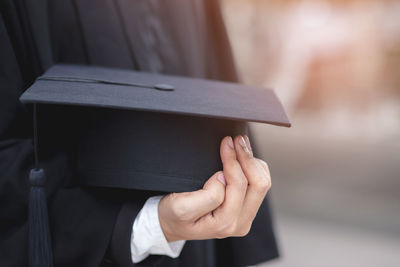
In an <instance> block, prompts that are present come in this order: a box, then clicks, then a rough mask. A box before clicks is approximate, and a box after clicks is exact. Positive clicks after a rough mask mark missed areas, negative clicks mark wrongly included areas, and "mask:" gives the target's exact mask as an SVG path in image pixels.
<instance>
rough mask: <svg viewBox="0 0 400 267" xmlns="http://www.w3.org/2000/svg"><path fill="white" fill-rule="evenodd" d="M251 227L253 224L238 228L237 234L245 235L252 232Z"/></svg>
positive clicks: (239, 235)
mask: <svg viewBox="0 0 400 267" xmlns="http://www.w3.org/2000/svg"><path fill="white" fill-rule="evenodd" d="M250 229H251V225H249V226H244V227H241V228H240V229H238V231H237V235H236V236H238V237H244V236H246V235H247V234H248V233H249V232H250Z"/></svg>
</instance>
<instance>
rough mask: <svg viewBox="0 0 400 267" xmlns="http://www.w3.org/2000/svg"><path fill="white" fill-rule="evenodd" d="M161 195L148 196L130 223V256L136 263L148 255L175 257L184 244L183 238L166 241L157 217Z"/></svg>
mask: <svg viewBox="0 0 400 267" xmlns="http://www.w3.org/2000/svg"><path fill="white" fill-rule="evenodd" d="M161 198H162V196H155V197H150V198H149V199H148V200H147V201H146V203H145V204H144V206H143V208H142V209H141V210H140V212H139V213H138V215H137V216H136V218H135V221H134V223H133V225H132V234H131V242H130V249H131V257H132V262H133V263H138V262H140V261H142V260H144V259H145V258H147V257H148V256H149V255H165V256H169V257H172V258H177V257H178V256H179V255H180V253H181V251H182V249H183V246H184V245H185V241H184V240H180V241H175V242H168V241H167V239H166V238H165V236H164V233H163V231H162V229H161V225H160V221H159V218H158V203H159V202H160V200H161Z"/></svg>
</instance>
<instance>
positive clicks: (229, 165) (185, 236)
mask: <svg viewBox="0 0 400 267" xmlns="http://www.w3.org/2000/svg"><path fill="white" fill-rule="evenodd" d="M220 155H221V160H222V165H223V171H219V172H217V173H215V174H214V175H213V176H211V177H210V178H209V179H208V180H207V182H206V183H205V185H204V187H203V188H202V189H200V190H198V191H193V192H184V193H171V194H168V195H166V196H164V197H163V198H162V199H161V201H160V203H159V206H158V214H159V220H160V225H161V228H162V230H163V232H164V235H165V237H166V239H167V241H168V242H172V241H177V240H202V239H212V238H226V237H231V236H236V237H238V236H239V237H240V236H245V235H247V233H248V232H249V231H250V228H251V225H252V222H253V220H254V218H255V216H256V214H257V211H258V209H259V207H260V205H261V203H262V201H263V200H264V198H265V195H266V194H267V192H268V190H269V189H270V188H271V176H270V172H269V169H268V165H267V163H265V162H264V161H262V160H261V159H258V158H255V157H254V156H253V151H252V149H251V145H250V141H249V138H248V137H247V136H245V135H244V136H241V135H239V136H236V137H235V138H234V139H232V138H231V137H230V136H227V137H225V138H223V139H222V141H221V147H220Z"/></svg>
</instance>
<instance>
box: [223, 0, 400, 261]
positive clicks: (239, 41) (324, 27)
mask: <svg viewBox="0 0 400 267" xmlns="http://www.w3.org/2000/svg"><path fill="white" fill-rule="evenodd" d="M222 6H223V11H224V16H225V20H226V24H227V27H228V32H229V35H230V39H231V42H232V45H233V49H234V54H235V57H236V62H237V65H238V67H239V70H240V73H241V77H242V80H243V82H244V83H246V84H250V85H257V86H260V85H261V86H265V87H268V88H273V89H274V90H275V92H276V93H277V94H278V95H279V97H280V98H281V100H282V102H283V104H284V105H285V107H286V109H287V111H288V114H289V117H290V118H291V121H292V124H293V126H292V128H290V129H286V128H279V127H273V126H266V125H259V124H252V125H251V127H252V128H253V130H254V133H255V139H256V140H255V141H256V142H257V146H258V147H259V148H260V149H261V152H262V157H263V158H264V159H266V160H267V161H268V163H269V164H270V169H271V172H272V178H273V187H272V188H273V189H272V191H271V198H272V206H273V207H274V211H275V227H276V230H277V235H278V241H279V245H280V248H281V253H282V257H281V258H280V259H279V260H276V261H273V262H271V263H266V264H263V265H261V266H264V267H268V266H271V267H281V266H291V267H292V266H307V267H308V266H400V1H398V0H397V1H395V0H393V1H389V0H375V1H372V0H358V1H357V0H326V1H324V0H319V1H317V0H315V1H312V0H286V1H284V0H268V1H267V0H223V1H222Z"/></svg>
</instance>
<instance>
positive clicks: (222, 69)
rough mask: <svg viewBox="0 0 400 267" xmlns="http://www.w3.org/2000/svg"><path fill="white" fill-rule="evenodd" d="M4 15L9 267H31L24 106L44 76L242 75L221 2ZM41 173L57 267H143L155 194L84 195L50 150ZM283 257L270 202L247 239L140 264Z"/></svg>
mask: <svg viewBox="0 0 400 267" xmlns="http://www.w3.org/2000/svg"><path fill="white" fill-rule="evenodd" d="M0 11H1V13H0V266H26V265H27V248H28V246H27V203H28V193H29V182H28V172H29V170H30V169H31V168H32V166H33V146H32V128H31V125H32V121H31V117H32V114H31V110H29V109H28V108H27V107H25V106H24V105H22V104H21V103H20V102H19V100H18V98H19V96H20V94H21V93H22V92H23V90H24V89H26V88H27V87H28V86H29V84H31V83H32V81H33V80H34V79H35V77H37V76H38V75H40V74H41V73H42V72H43V71H44V70H45V69H47V68H48V67H49V66H51V65H52V64H53V63H54V62H67V63H81V64H91V65H102V66H109V67H120V68H128V69H139V70H145V71H152V72H163V73H170V74H178V75H186V76H193V77H200V78H210V79H220V80H227V81H236V80H237V75H236V72H235V68H234V64H233V59H232V55H231V50H230V47H229V43H228V39H227V36H226V32H225V29H224V25H223V22H222V18H221V14H220V10H219V6H218V2H216V1H214V0H204V1H186V0H171V1H154V0H150V1H133V0H116V1H111V0H97V1H90V0H79V1H78V0H77V1H71V0H53V1H46V0H1V1H0ZM66 135H68V133H66ZM50 139H52V140H50ZM53 139H54V140H53ZM41 141H42V146H45V145H46V144H43V142H45V143H46V142H47V143H49V144H51V142H60V140H58V138H57V137H54V136H46V137H45V138H44V141H43V138H42V140H41ZM62 141H63V142H64V141H65V140H62ZM67 141H68V140H67ZM66 145H67V144H66ZM40 164H41V166H43V167H44V168H45V169H46V172H47V176H48V179H47V183H46V195H47V200H48V206H49V222H50V227H51V235H52V246H53V254H54V263H55V266H99V265H102V266H133V264H132V263H131V261H130V251H129V239H130V229H131V225H132V222H133V220H134V218H135V216H136V214H137V212H138V211H139V210H140V208H141V207H142V205H143V203H144V201H145V200H146V199H147V197H149V196H150V195H152V194H155V193H154V192H140V191H129V192H127V191H121V190H115V189H95V188H82V187H81V186H79V182H78V180H77V178H76V177H75V176H74V172H73V169H74V168H73V164H71V159H70V157H69V154H68V153H66V152H65V151H61V150H60V151H58V150H51V149H50V150H47V151H41V153H40ZM277 255H278V253H277V247H276V243H275V238H274V234H273V230H272V225H271V217H270V212H269V209H268V205H267V203H266V201H265V203H264V204H263V205H262V207H261V208H260V211H259V213H258V215H257V217H256V219H255V221H254V223H253V227H252V229H251V231H250V233H249V234H248V235H247V236H246V237H243V238H227V239H224V240H206V241H188V242H187V243H186V245H185V247H184V249H183V251H182V253H181V256H180V257H179V258H178V259H171V258H168V257H164V256H150V257H148V258H147V259H146V260H145V261H143V262H142V263H140V264H138V265H140V266H147V265H148V266H188V265H191V266H243V265H252V264H256V263H258V262H262V261H267V260H269V259H272V258H275V257H277Z"/></svg>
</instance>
